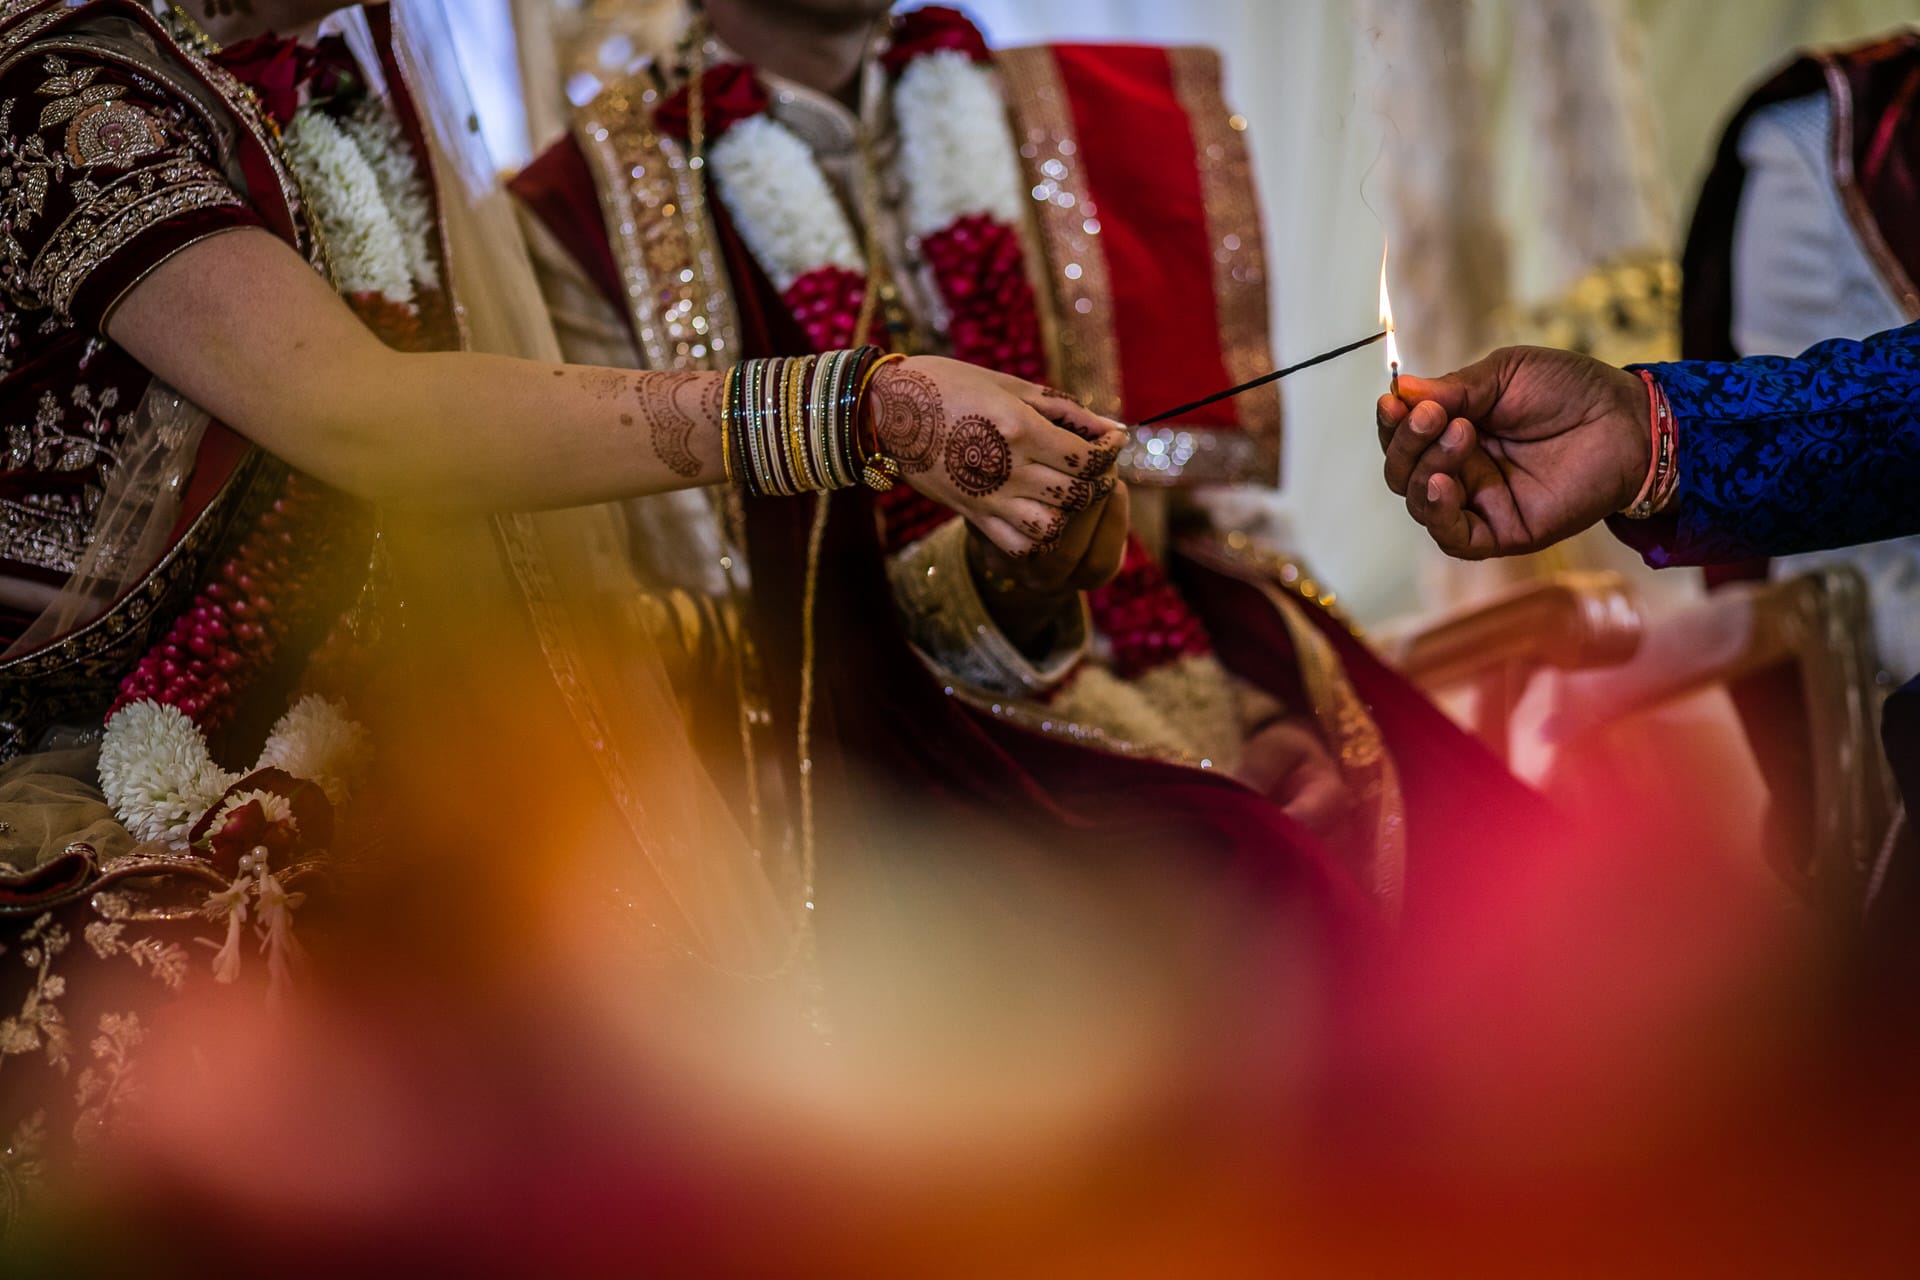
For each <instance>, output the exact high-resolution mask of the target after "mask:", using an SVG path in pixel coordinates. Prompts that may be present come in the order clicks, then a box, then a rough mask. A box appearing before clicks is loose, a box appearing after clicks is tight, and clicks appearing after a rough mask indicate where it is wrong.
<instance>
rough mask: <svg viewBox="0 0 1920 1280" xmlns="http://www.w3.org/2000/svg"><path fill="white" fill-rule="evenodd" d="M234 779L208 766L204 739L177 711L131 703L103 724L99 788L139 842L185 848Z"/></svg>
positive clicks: (231, 775)
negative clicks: (203, 816) (188, 838)
mask: <svg viewBox="0 0 1920 1280" xmlns="http://www.w3.org/2000/svg"><path fill="white" fill-rule="evenodd" d="M237 781H239V778H238V777H237V776H236V775H234V774H230V773H228V772H227V771H226V770H224V769H222V768H221V767H220V766H219V765H217V764H215V763H214V762H213V757H212V756H211V755H210V754H208V752H207V740H206V739H205V738H204V737H202V736H201V734H200V730H199V728H198V727H197V726H195V724H194V723H193V721H191V720H189V719H187V717H186V716H185V715H184V714H183V713H182V712H181V711H180V709H179V708H178V707H170V706H167V705H165V704H163V703H159V702H135V703H131V704H129V705H128V706H125V707H122V708H121V709H120V711H119V713H118V714H116V715H115V716H114V717H113V719H112V720H110V721H108V722H107V731H106V736H105V738H104V739H103V740H102V741H101V743H100V790H101V792H102V793H103V794H105V796H106V798H107V803H108V804H109V805H111V806H113V813H114V816H115V817H116V818H118V819H119V820H120V825H121V826H123V827H125V828H126V829H127V832H128V834H130V835H131V836H132V837H133V838H134V839H135V840H138V841H140V842H141V843H142V844H166V845H170V846H172V847H174V848H185V847H186V843H187V833H188V832H190V831H192V830H193V825H194V823H196V822H198V821H199V820H200V816H201V815H202V814H204V813H205V812H206V811H207V810H208V809H209V808H210V807H212V806H213V805H214V804H215V803H216V802H218V801H219V799H220V797H221V796H222V795H224V794H225V793H226V790H227V788H229V787H231V786H232V785H233V784H234V783H235V782H237Z"/></svg>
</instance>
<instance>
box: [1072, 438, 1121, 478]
mask: <svg viewBox="0 0 1920 1280" xmlns="http://www.w3.org/2000/svg"><path fill="white" fill-rule="evenodd" d="M1125 444H1126V437H1125V436H1124V435H1122V434H1121V433H1119V432H1117V431H1116V432H1114V433H1113V435H1111V436H1109V437H1106V438H1103V439H1101V440H1099V441H1096V442H1095V443H1094V446H1093V456H1092V457H1090V458H1088V459H1086V460H1085V462H1084V463H1083V462H1082V460H1081V457H1080V455H1079V454H1077V453H1070V454H1068V455H1067V459H1066V467H1067V470H1068V471H1069V472H1071V473H1072V474H1074V475H1078V476H1080V477H1082V478H1083V479H1087V480H1091V479H1093V478H1094V477H1096V476H1098V475H1099V474H1100V473H1101V472H1103V471H1105V470H1106V469H1107V468H1108V467H1111V466H1112V465H1113V461H1114V459H1115V458H1118V457H1119V456H1120V450H1121V448H1122V446H1124V445H1125Z"/></svg>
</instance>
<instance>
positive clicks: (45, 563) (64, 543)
mask: <svg viewBox="0 0 1920 1280" xmlns="http://www.w3.org/2000/svg"><path fill="white" fill-rule="evenodd" d="M98 494H99V490H98V489H94V488H89V489H87V490H86V491H84V492H83V493H79V494H71V495H68V494H29V495H27V496H26V497H24V498H20V499H12V498H9V499H0V560H6V561H9V562H10V563H13V564H22V565H27V566H30V567H32V568H35V569H48V570H51V571H53V572H55V573H72V572H73V571H74V570H75V569H77V568H78V567H79V566H80V558H81V556H82V555H84V554H85V553H86V549H87V538H88V536H89V535H90V534H91V533H92V531H93V517H94V512H93V508H94V506H95V504H96V501H97V497H98Z"/></svg>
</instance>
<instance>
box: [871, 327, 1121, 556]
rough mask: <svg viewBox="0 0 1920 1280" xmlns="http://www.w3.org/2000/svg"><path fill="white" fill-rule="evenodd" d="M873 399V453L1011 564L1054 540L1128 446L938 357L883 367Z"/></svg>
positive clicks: (1039, 398)
mask: <svg viewBox="0 0 1920 1280" xmlns="http://www.w3.org/2000/svg"><path fill="white" fill-rule="evenodd" d="M872 394H873V402H872V413H873V423H874V432H875V434H876V436H877V437H878V439H879V442H880V448H881V450H882V451H883V452H884V453H886V455H887V456H888V457H890V458H892V459H893V460H894V461H895V462H897V463H899V464H900V472H901V475H902V476H903V477H904V478H905V479H906V481H907V483H908V484H910V485H912V486H913V487H914V488H915V489H917V490H919V491H920V492H921V493H923V494H925V495H926V496H927V497H929V498H932V499H933V500H934V501H936V502H939V503H942V504H943V505H945V506H948V507H951V508H953V509H954V510H955V511H958V512H959V513H960V514H961V515H962V516H964V517H966V519H967V522H968V523H970V524H971V525H973V527H974V528H976V529H978V530H979V531H980V533H981V534H982V535H984V536H985V537H986V538H987V539H988V540H989V541H990V542H992V543H993V545H994V546H996V547H998V548H999V549H1000V550H1001V551H1002V552H1004V553H1005V554H1006V555H1008V556H1010V557H1012V558H1014V559H1016V560H1023V559H1026V558H1028V557H1030V556H1033V555H1036V554H1038V553H1039V552H1040V551H1042V550H1043V549H1045V548H1047V547H1050V546H1053V545H1055V544H1057V543H1058V542H1059V541H1060V540H1061V537H1062V535H1063V533H1064V532H1065V531H1066V528H1067V524H1068V521H1069V520H1071V518H1072V517H1073V516H1074V515H1076V514H1078V513H1079V512H1081V511H1084V510H1086V509H1087V508H1088V507H1089V506H1091V505H1093V503H1094V501H1095V500H1096V498H1097V497H1098V496H1100V495H1099V490H1098V482H1099V481H1100V480H1101V479H1102V478H1103V477H1104V476H1105V475H1106V473H1107V470H1108V468H1110V467H1111V466H1112V465H1113V462H1114V459H1115V458H1117V457H1118V456H1119V453H1120V447H1121V446H1122V445H1123V444H1124V443H1125V442H1126V432H1125V430H1124V429H1123V428H1122V427H1121V426H1120V424H1119V423H1117V422H1113V421H1111V420H1110V419H1107V418H1102V417H1100V416H1099V415H1098V414H1095V413H1091V412H1089V411H1088V410H1087V409H1085V408H1083V407H1081V406H1080V405H1079V404H1076V403H1075V402H1074V401H1073V400H1071V399H1068V398H1067V397H1065V396H1062V395H1060V394H1058V393H1057V392H1051V391H1048V390H1046V389H1044V388H1042V387H1037V386H1035V385H1033V384H1032V383H1030V382H1023V381H1021V380H1020V379H1018V378H1010V377H1007V376H1006V375H1005V374H999V373H994V372H992V371H990V370H987V369H982V368H979V367H978V366H975V365H970V364H963V363H962V362H960V361H958V360H946V359H942V358H940V357H938V356H915V357H913V358H912V359H908V360H901V361H897V362H895V363H893V364H890V365H887V366H886V367H885V368H884V369H882V370H881V371H880V372H879V373H878V374H877V375H875V377H874V382H873V392H872Z"/></svg>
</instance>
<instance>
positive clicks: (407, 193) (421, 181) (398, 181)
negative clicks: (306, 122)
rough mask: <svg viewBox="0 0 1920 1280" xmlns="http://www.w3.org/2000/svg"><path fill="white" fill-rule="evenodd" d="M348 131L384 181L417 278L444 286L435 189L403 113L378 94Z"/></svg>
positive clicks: (360, 108)
mask: <svg viewBox="0 0 1920 1280" xmlns="http://www.w3.org/2000/svg"><path fill="white" fill-rule="evenodd" d="M346 131H347V136H348V137H349V138H352V139H353V144H354V146H356V147H358V148H359V149H360V154H361V155H362V156H364V157H366V160H367V163H368V165H370V166H371V167H372V169H373V173H374V177H375V178H377V179H379V182H380V197H381V199H383V200H384V201H386V205H387V212H389V213H390V214H392V215H393V222H394V226H395V228H396V230H397V231H398V232H399V235H400V247H401V249H402V250H403V251H404V252H405V254H406V258H407V269H408V270H409V271H411V272H412V273H413V279H414V283H415V284H417V285H419V286H421V287H423V288H427V289H438V288H439V287H440V262H439V260H438V259H437V258H435V257H434V254H433V242H434V234H435V223H434V215H433V193H432V192H430V191H429V190H428V189H427V183H426V179H425V177H424V176H423V175H422V174H421V172H420V165H419V162H418V161H417V160H416V159H415V157H414V154H413V148H412V147H411V146H410V145H408V143H407V135H406V133H405V131H404V130H402V129H401V127H400V117H399V116H397V115H395V114H394V113H393V109H392V108H391V107H390V106H388V105H387V103H386V102H384V101H383V100H381V99H379V98H374V97H369V98H367V100H366V101H364V102H362V103H361V104H360V105H359V106H358V107H357V108H355V110H354V113H353V115H352V116H350V117H349V118H348V119H347V121H346Z"/></svg>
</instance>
